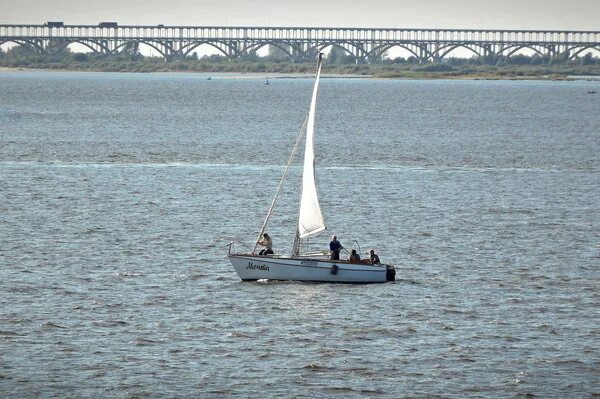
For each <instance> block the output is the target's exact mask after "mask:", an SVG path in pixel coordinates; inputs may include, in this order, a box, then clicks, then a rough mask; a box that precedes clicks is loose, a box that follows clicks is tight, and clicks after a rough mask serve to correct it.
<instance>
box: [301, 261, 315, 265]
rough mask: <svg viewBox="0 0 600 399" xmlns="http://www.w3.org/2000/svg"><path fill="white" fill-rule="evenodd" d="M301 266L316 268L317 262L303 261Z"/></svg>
mask: <svg viewBox="0 0 600 399" xmlns="http://www.w3.org/2000/svg"><path fill="white" fill-rule="evenodd" d="M301 264H303V265H315V266H316V265H317V262H315V261H314V260H303V261H302V262H301Z"/></svg>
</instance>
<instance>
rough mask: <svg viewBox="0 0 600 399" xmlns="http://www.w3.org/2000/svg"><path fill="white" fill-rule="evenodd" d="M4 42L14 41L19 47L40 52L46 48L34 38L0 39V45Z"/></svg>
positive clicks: (43, 51)
mask: <svg viewBox="0 0 600 399" xmlns="http://www.w3.org/2000/svg"><path fill="white" fill-rule="evenodd" d="M6 43H15V44H17V45H18V46H20V47H24V48H30V49H32V50H37V51H39V52H40V53H45V52H46V49H44V47H43V46H41V45H40V44H39V43H37V42H36V41H35V40H28V39H6V40H2V41H0V46H2V45H3V44H6Z"/></svg>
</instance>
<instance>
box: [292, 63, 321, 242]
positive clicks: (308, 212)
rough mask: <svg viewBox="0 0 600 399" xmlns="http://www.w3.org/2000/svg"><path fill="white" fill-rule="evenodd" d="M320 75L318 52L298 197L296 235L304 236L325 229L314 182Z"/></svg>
mask: <svg viewBox="0 0 600 399" xmlns="http://www.w3.org/2000/svg"><path fill="white" fill-rule="evenodd" d="M320 76H321V55H320V54H319V65H318V66H317V78H316V80H315V87H314V89H313V94H312V100H311V102H310V111H309V113H308V122H307V125H306V147H305V149H304V174H303V176H302V196H301V197H300V211H299V213H298V236H299V237H300V238H305V237H308V236H310V235H311V234H315V233H318V232H320V231H323V230H325V222H324V221H323V215H322V214H321V207H320V206H319V198H318V197H317V185H316V182H315V152H314V133H315V109H316V107H317V92H318V89H319V78H320Z"/></svg>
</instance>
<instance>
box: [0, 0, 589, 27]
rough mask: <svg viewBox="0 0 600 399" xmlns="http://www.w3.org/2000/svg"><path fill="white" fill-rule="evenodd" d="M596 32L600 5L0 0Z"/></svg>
mask: <svg viewBox="0 0 600 399" xmlns="http://www.w3.org/2000/svg"><path fill="white" fill-rule="evenodd" d="M47 21H64V22H65V23H66V24H97V23H98V22H102V21H117V22H119V24H122V25H136V24H140V25H144V24H147V25H157V24H165V25H226V26H317V27H329V26H330V27H374V28H475V29H544V30H594V31H599V30H600V0H504V1H503V0H492V1H487V0H485V1H483V0H480V1H476V0H447V1H443V0H367V1H352V0H345V1H342V0H322V1H318V0H302V1H298V0H294V1H287V0H254V1H241V0H218V1H205V0H168V1H167V0H0V24H42V23H45V22H47Z"/></svg>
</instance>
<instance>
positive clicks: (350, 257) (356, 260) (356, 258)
mask: <svg viewBox="0 0 600 399" xmlns="http://www.w3.org/2000/svg"><path fill="white" fill-rule="evenodd" d="M348 261H350V262H352V263H359V262H360V255H359V254H358V253H357V252H356V249H353V250H352V252H351V253H350V255H348Z"/></svg>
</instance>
